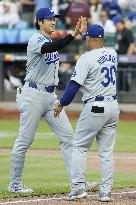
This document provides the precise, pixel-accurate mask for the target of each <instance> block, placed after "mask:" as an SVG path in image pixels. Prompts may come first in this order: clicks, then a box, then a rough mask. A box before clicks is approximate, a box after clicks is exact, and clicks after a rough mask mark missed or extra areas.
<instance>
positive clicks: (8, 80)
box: [4, 66, 24, 91]
mask: <svg viewBox="0 0 136 205" xmlns="http://www.w3.org/2000/svg"><path fill="white" fill-rule="evenodd" d="M4 74H5V79H4V88H5V90H7V91H11V90H14V89H16V88H17V87H20V86H23V83H22V80H21V79H20V76H14V75H13V73H12V68H11V66H5V68H4ZM23 79H24V74H23Z"/></svg>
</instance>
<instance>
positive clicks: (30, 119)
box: [8, 8, 87, 193]
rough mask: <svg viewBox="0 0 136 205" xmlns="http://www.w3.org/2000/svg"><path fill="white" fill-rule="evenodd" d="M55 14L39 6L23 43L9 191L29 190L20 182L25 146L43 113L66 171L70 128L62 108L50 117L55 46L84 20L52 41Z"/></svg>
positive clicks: (70, 37)
mask: <svg viewBox="0 0 136 205" xmlns="http://www.w3.org/2000/svg"><path fill="white" fill-rule="evenodd" d="M59 17H60V15H59V14H55V13H54V11H52V10H51V9H50V8H41V9H39V10H38V11H37V13H36V24H35V25H36V28H37V30H39V31H40V32H37V33H36V34H34V35H33V36H32V37H31V38H30V40H29V42H28V47H27V64H26V77H25V84H24V86H23V88H22V89H21V88H19V89H18V92H17V98H16V101H17V105H18V108H19V111H20V129H19V136H18V138H17V139H16V141H15V144H14V147H13V151H12V160H11V175H10V183H9V186H8V191H9V192H19V193H27V192H32V191H33V190H32V189H30V188H28V187H25V186H24V185H23V184H22V182H21V177H22V171H23V167H24V161H25V155H26V152H27V149H28V148H29V146H30V145H31V144H32V142H33V139H34V135H35V132H36V129H37V126H38V122H39V120H40V119H41V117H43V118H44V119H45V120H46V122H47V123H48V124H49V126H50V127H51V128H52V129H53V131H54V132H55V134H56V135H57V136H58V138H59V141H60V147H61V151H62V155H63V157H64V161H65V165H66V168H67V170H68V173H69V175H70V167H71V153H72V139H73V130H72V127H71V125H70V122H69V120H68V118H67V116H66V114H65V112H64V111H63V112H62V113H61V115H60V117H59V118H58V119H55V118H54V107H55V104H56V102H57V98H56V95H55V87H56V86H57V85H58V81H59V79H58V68H59V56H58V52H57V51H58V50H60V49H62V48H64V47H65V46H67V45H68V44H69V43H70V42H72V40H73V39H74V38H75V37H76V36H77V35H78V34H79V33H81V34H82V32H84V31H85V28H86V26H87V21H86V19H85V18H83V17H81V18H80V20H79V22H78V23H77V26H76V28H75V31H73V32H72V33H71V34H69V35H67V36H66V37H64V38H62V39H59V40H56V41H52V40H51V38H50V36H51V33H52V32H54V30H55V26H56V18H59Z"/></svg>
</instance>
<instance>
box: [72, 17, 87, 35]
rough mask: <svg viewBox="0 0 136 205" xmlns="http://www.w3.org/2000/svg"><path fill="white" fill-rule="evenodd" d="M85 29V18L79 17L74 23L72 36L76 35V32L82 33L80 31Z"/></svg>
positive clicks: (82, 31)
mask: <svg viewBox="0 0 136 205" xmlns="http://www.w3.org/2000/svg"><path fill="white" fill-rule="evenodd" d="M86 30H87V18H86V17H82V16H81V17H80V18H79V21H78V22H77V24H76V27H75V30H74V31H73V32H72V36H74V37H76V36H77V35H78V34H80V35H82V33H84V32H86Z"/></svg>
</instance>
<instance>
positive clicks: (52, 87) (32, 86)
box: [29, 82, 56, 93]
mask: <svg viewBox="0 0 136 205" xmlns="http://www.w3.org/2000/svg"><path fill="white" fill-rule="evenodd" d="M29 87H31V88H35V89H38V85H37V84H36V83H34V82H29ZM55 88H56V86H54V85H49V86H44V89H41V90H43V91H47V92H48V93H53V92H54V91H55Z"/></svg>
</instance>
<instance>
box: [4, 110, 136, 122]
mask: <svg viewBox="0 0 136 205" xmlns="http://www.w3.org/2000/svg"><path fill="white" fill-rule="evenodd" d="M67 115H68V117H69V118H70V119H78V118H79V115H80V112H74V111H68V112H67ZM0 119H4V120H15V119H19V112H18V111H11V110H6V109H5V110H4V109H0ZM120 120H136V113H131V112H129V113H124V112H121V114H120Z"/></svg>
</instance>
